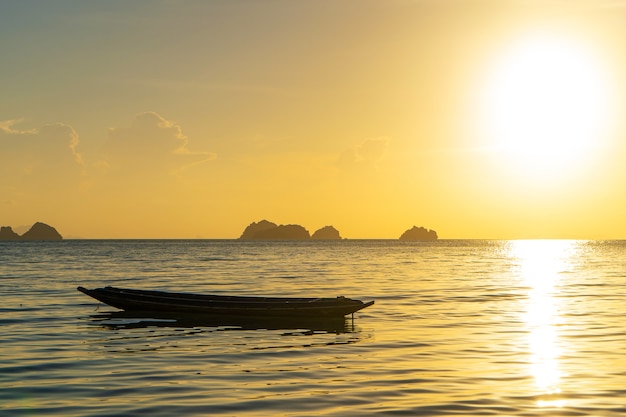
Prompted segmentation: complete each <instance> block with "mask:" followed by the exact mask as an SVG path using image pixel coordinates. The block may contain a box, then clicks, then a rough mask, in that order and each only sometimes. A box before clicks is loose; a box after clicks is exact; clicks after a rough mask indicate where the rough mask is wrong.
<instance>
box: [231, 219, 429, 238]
mask: <svg viewBox="0 0 626 417" xmlns="http://www.w3.org/2000/svg"><path fill="white" fill-rule="evenodd" d="M239 239H241V240H255V239H256V240H308V239H312V240H341V239H343V238H342V237H341V234H340V233H339V231H338V230H337V229H335V228H334V227H333V226H324V227H322V228H321V229H319V230H317V231H315V233H313V235H310V234H309V231H308V230H307V229H305V228H304V227H303V226H301V225H299V224H287V225H283V224H281V225H277V224H276V223H273V222H270V221H268V220H261V221H260V222H258V223H257V222H252V223H250V224H249V225H248V226H247V227H246V228H245V230H244V231H243V233H242V234H241V236H240V237H239ZM437 239H438V236H437V232H435V231H434V230H430V229H426V228H424V227H417V226H413V228H411V229H409V230H407V231H405V232H404V233H403V234H402V235H401V236H400V240H437Z"/></svg>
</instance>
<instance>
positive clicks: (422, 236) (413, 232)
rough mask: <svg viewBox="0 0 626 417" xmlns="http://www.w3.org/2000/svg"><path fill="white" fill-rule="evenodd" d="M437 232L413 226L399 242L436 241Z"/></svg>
mask: <svg viewBox="0 0 626 417" xmlns="http://www.w3.org/2000/svg"><path fill="white" fill-rule="evenodd" d="M438 238H439V237H438V236H437V232H435V231H434V230H430V229H426V228H424V227H417V226H413V227H412V228H411V229H409V230H407V231H405V232H404V233H402V235H401V236H400V240H437V239H438Z"/></svg>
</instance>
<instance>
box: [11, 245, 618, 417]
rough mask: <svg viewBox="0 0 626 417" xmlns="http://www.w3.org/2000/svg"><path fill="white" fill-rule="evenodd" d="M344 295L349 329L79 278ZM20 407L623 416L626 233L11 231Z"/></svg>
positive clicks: (79, 412) (198, 289) (103, 411)
mask: <svg viewBox="0 0 626 417" xmlns="http://www.w3.org/2000/svg"><path fill="white" fill-rule="evenodd" d="M107 285H112V286H118V287H127V288H138V289H158V290H170V291H183V292H193V293H207V294H211V293H213V294H231V295H266V296H304V297H336V296H345V297H349V298H356V299H360V300H363V301H368V300H374V301H375V304H374V305H372V306H370V307H368V308H366V309H364V310H361V311H359V312H357V313H355V314H354V316H353V317H351V316H348V317H346V318H345V319H344V320H341V321H340V323H339V324H334V325H329V326H325V325H321V326H320V325H317V324H315V325H313V324H309V323H297V322H295V323H294V322H290V323H288V324H284V323H282V322H279V321H276V322H272V321H270V322H269V323H262V324H251V325H248V324H245V323H243V324H233V323H231V322H221V320H220V319H208V318H198V319H197V320H195V319H190V320H187V319H186V320H182V319H175V318H172V319H170V318H167V317H166V318H162V317H161V318H159V317H152V316H150V314H132V315H131V314H127V313H124V312H120V311H119V310H117V309H115V308H113V307H109V306H107V305H104V304H101V303H99V302H98V301H96V300H94V299H92V298H90V297H87V296H86V295H84V294H82V293H80V292H78V291H77V290H76V288H77V286H84V287H87V288H96V287H102V286H107ZM0 300H1V302H0V331H1V335H0V340H1V343H0V415H1V416H101V417H104V416H137V415H146V416H244V417H245V416H357V415H358V416H623V415H626V315H625V313H626V241H581V240H510V241H505V240H437V241H429V242H426V241H424V242H421V241H415V242H407V241H400V240H341V241H241V240H63V241H57V242H6V241H5V242H0Z"/></svg>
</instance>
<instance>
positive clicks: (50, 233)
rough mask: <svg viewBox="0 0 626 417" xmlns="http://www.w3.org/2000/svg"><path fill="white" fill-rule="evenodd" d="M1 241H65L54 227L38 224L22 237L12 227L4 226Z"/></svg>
mask: <svg viewBox="0 0 626 417" xmlns="http://www.w3.org/2000/svg"><path fill="white" fill-rule="evenodd" d="M0 240H63V236H61V234H60V233H59V232H57V231H56V229H55V228H54V227H52V226H48V225H47V224H45V223H41V222H37V223H35V224H34V225H33V226H32V227H31V228H30V229H29V230H28V231H27V232H26V233H24V234H23V235H21V236H20V235H18V234H17V233H15V232H14V231H13V229H12V228H11V226H2V227H0Z"/></svg>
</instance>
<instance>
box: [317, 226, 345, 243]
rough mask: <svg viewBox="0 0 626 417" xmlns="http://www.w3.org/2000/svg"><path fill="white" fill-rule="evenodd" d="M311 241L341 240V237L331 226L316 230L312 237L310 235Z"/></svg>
mask: <svg viewBox="0 0 626 417" xmlns="http://www.w3.org/2000/svg"><path fill="white" fill-rule="evenodd" d="M311 239H314V240H341V235H340V234H339V230H337V229H335V228H334V227H332V226H324V227H322V228H321V229H319V230H316V231H315V233H313V235H311Z"/></svg>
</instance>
